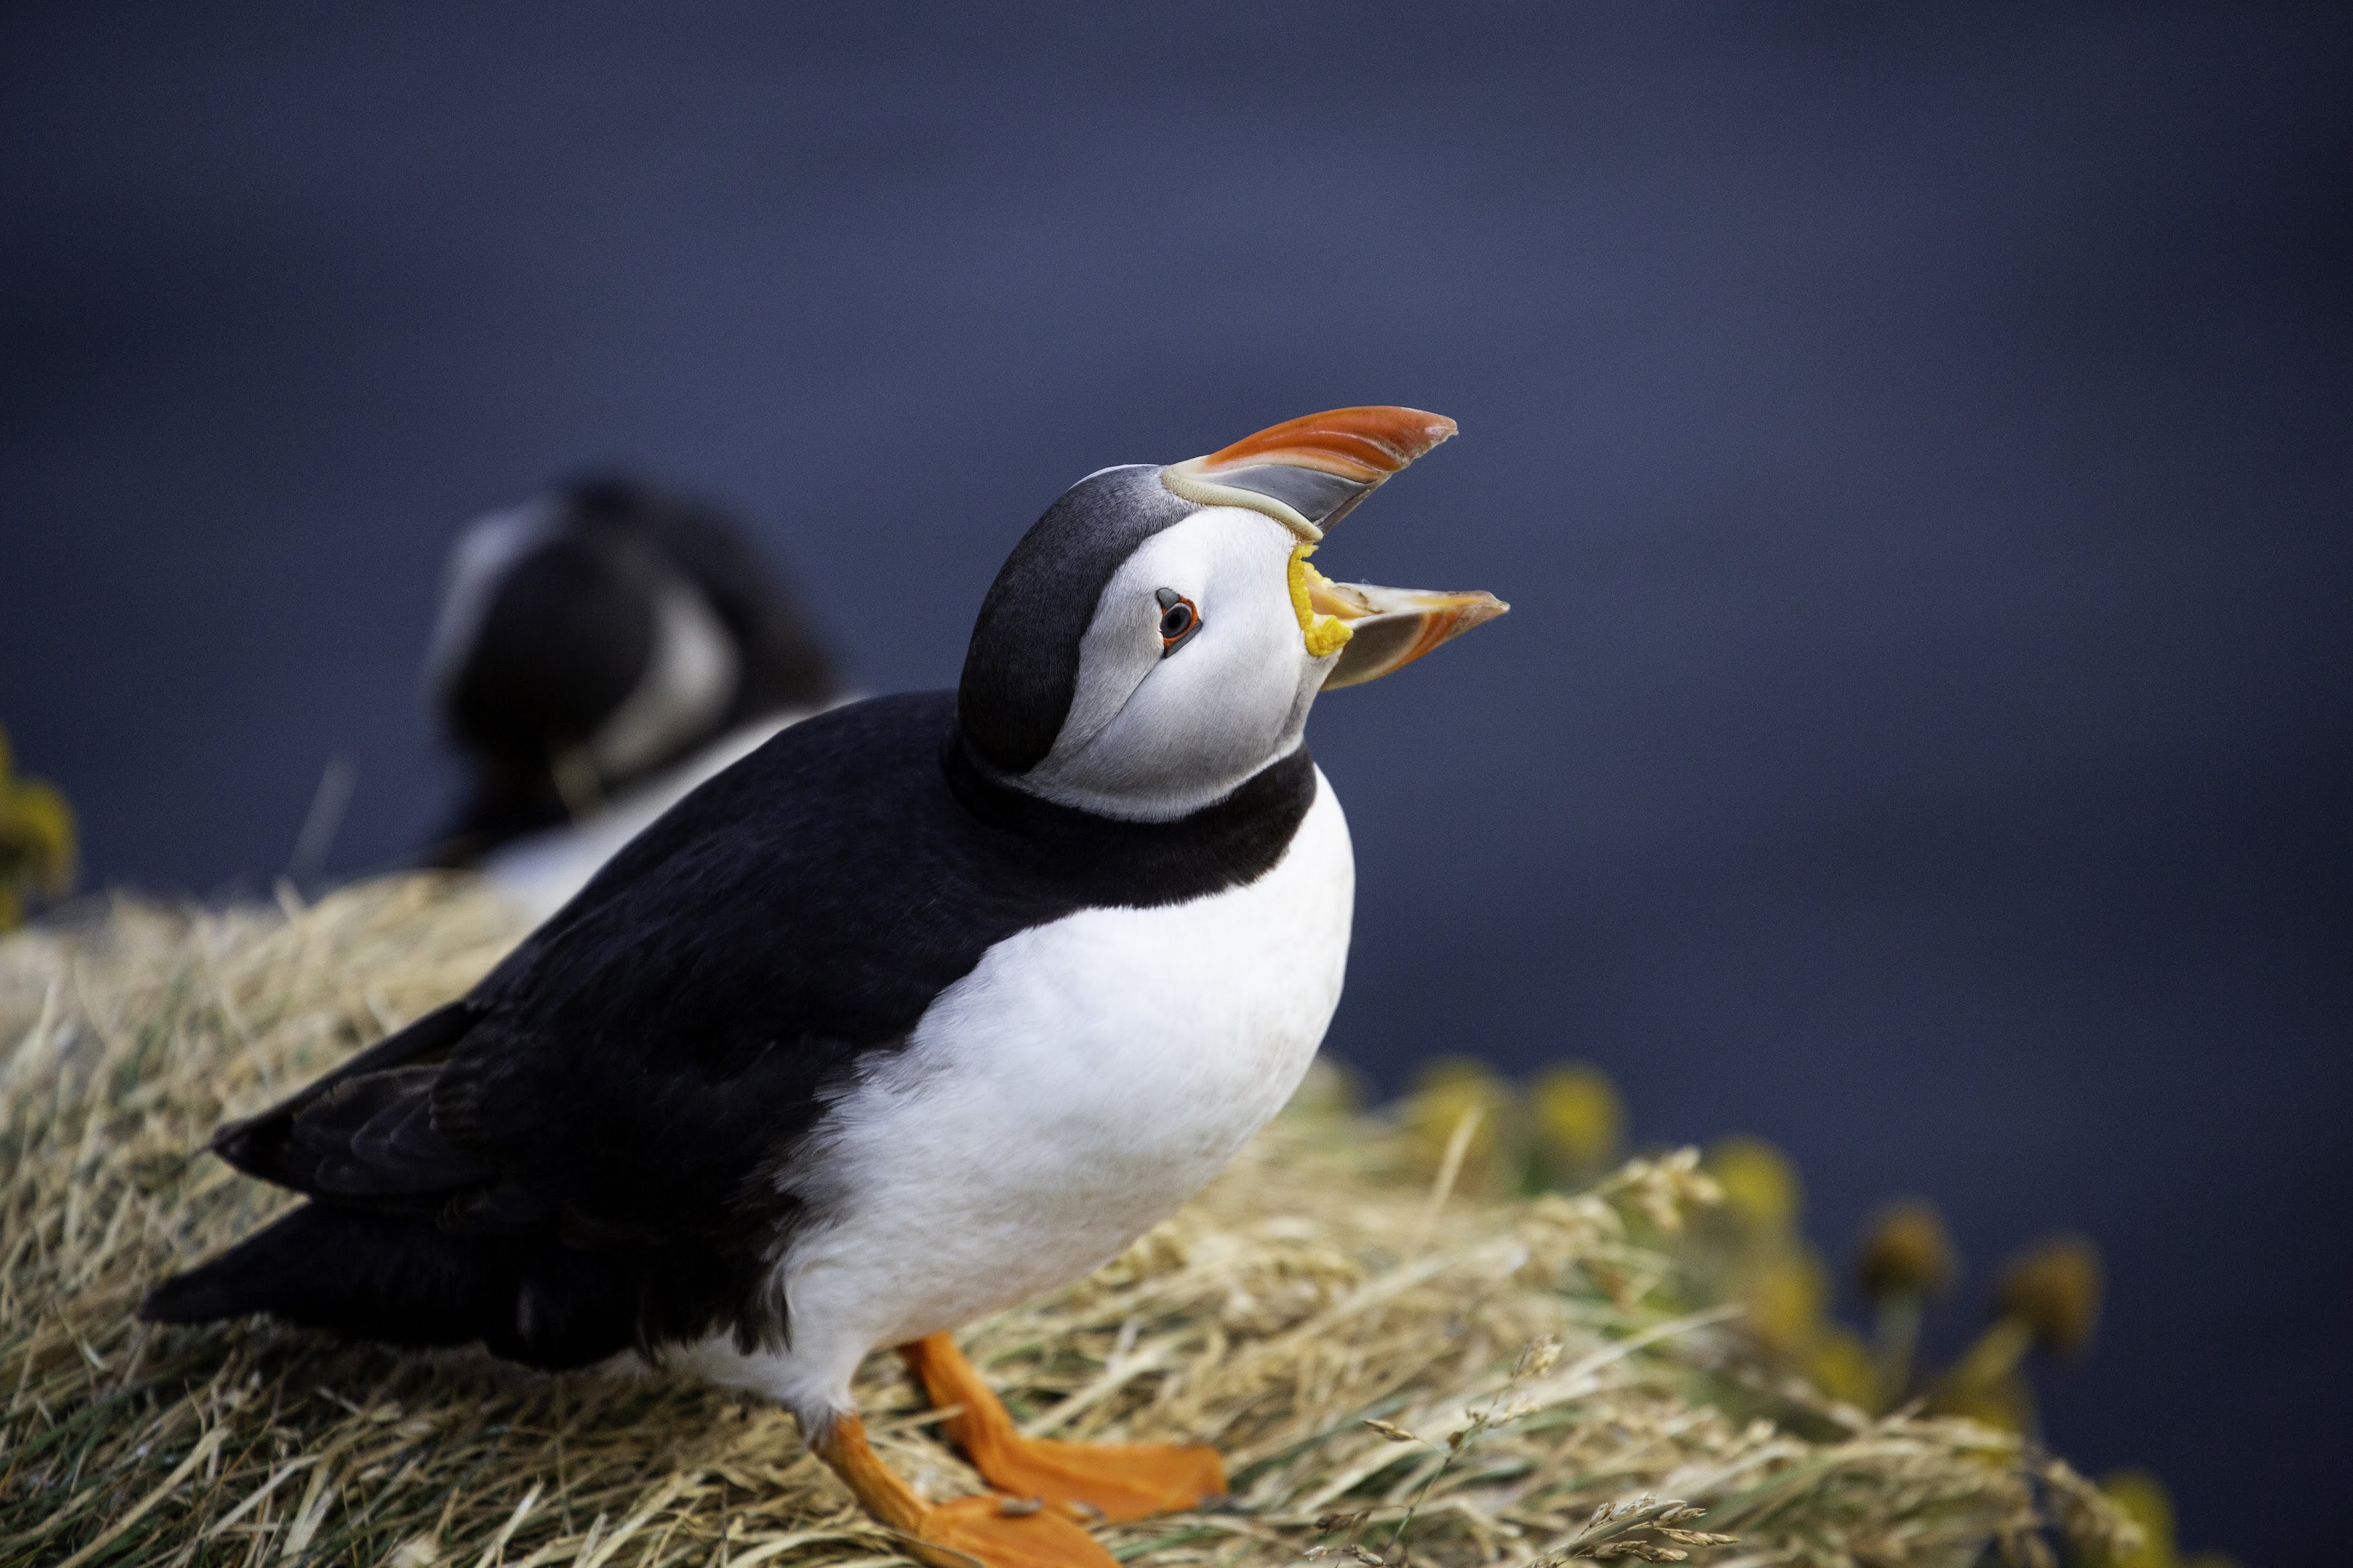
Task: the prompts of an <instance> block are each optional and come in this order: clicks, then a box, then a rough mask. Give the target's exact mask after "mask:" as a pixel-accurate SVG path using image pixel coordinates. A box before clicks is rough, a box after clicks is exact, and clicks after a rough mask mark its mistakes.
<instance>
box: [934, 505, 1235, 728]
mask: <svg viewBox="0 0 2353 1568" xmlns="http://www.w3.org/2000/svg"><path fill="white" fill-rule="evenodd" d="M1198 510H1200V508H1199V507H1198V506H1196V505H1195V504H1194V503H1193V502H1191V501H1188V500H1183V499H1181V498H1179V497H1177V496H1176V495H1173V494H1171V493H1170V492H1169V490H1168V488H1167V487H1166V485H1164V484H1162V483H1161V482H1160V469H1159V468H1158V467H1157V466H1156V465H1154V464H1149V463H1143V464H1136V465H1134V466H1131V467H1128V468H1106V469H1104V470H1103V472H1102V473H1099V474H1092V475H1089V476H1088V477H1087V478H1086V479H1081V480H1080V481H1079V482H1078V483H1077V484H1075V485H1072V486H1071V488H1070V489H1067V490H1064V491H1063V492H1062V494H1061V496H1060V499H1059V500H1056V501H1055V502H1054V504H1053V505H1052V506H1050V507H1048V508H1047V509H1046V515H1045V516H1043V517H1041V518H1039V520H1038V521H1036V522H1034V523H1032V524H1030V526H1029V532H1028V533H1025V534H1023V535H1022V536H1021V542H1020V543H1018V544H1017V545H1015V546H1014V547H1013V553H1012V554H1011V555H1009V556H1008V557H1007V558H1006V562H1005V565H1004V566H1003V568H1002V569H1000V570H999V571H998V572H997V581H996V582H995V583H993V584H990V585H989V589H988V597H987V599H985V600H984V601H982V603H981V606H980V618H979V620H978V621H977V622H976V623H975V624H974V626H973V628H972V646H971V647H970V648H969V649H968V650H967V651H966V652H965V659H964V680H963V683H962V685H961V686H960V687H959V688H958V689H957V692H956V721H957V723H958V725H959V726H960V727H961V728H962V730H963V731H964V736H965V742H967V743H968V744H970V745H971V746H972V748H973V749H974V750H975V751H976V752H978V753H979V754H980V756H981V758H982V759H983V760H984V761H986V762H987V763H989V765H990V766H992V767H995V768H997V770H999V771H1000V772H1003V773H1027V772H1028V771H1029V769H1031V768H1033V767H1036V766H1037V765H1038V763H1039V762H1041V761H1043V760H1044V758H1045V756H1046V753H1047V752H1050V751H1052V750H1053V749H1054V738H1055V737H1056V736H1057V735H1059V734H1060V733H1061V731H1062V721H1064V720H1065V719H1067V718H1068V717H1069V716H1070V711H1071V699H1072V697H1073V695H1074V694H1075V693H1076V691H1077V689H1078V682H1079V643H1080V639H1082V637H1085V636H1086V631H1087V627H1088V626H1090V625H1091V624H1092V622H1093V620H1094V615H1095V604H1096V601H1097V600H1098V599H1100V598H1101V597H1102V596H1103V588H1104V585H1105V584H1108V583H1110V581H1111V580H1112V576H1113V574H1114V573H1116V572H1117V571H1118V570H1119V568H1120V565H1121V563H1124V561H1126V559H1127V558H1128V557H1129V556H1130V555H1133V554H1134V553H1135V550H1136V547H1137V546H1139V545H1141V544H1142V543H1143V542H1145V540H1147V539H1149V538H1151V537H1152V536H1153V535H1154V534H1155V533H1158V532H1159V531H1161V530H1162V529H1164V528H1167V527H1169V526H1170V525H1172V524H1174V523H1177V522H1182V521H1184V520H1185V519H1186V518H1187V517H1190V516H1191V515H1192V514H1193V513H1194V512H1196V511H1198Z"/></svg>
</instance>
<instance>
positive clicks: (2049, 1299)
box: [1995, 1236, 2101, 1355]
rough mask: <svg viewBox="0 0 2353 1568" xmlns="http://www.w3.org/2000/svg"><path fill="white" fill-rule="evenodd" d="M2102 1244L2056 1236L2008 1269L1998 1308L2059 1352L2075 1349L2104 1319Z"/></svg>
mask: <svg viewBox="0 0 2353 1568" xmlns="http://www.w3.org/2000/svg"><path fill="white" fill-rule="evenodd" d="M2100 1285H2101V1269H2100V1249H2099V1248H2098V1247H2094V1246H2093V1245H2092V1244H2091V1242H2089V1241H2088V1240H2086V1239H2084V1237H2080V1236H2054V1237H2051V1238H2050V1239H2049V1240H2047V1241H2043V1242H2040V1243H2038V1244H2036V1245H2035V1246H2034V1247H2031V1248H2029V1249H2028V1250H2027V1251H2025V1252H2023V1253H2021V1254H2020V1255H2019V1256H2018V1257H2017V1258H2013V1259H2012V1260H2011V1261H2010V1267H2009V1268H2005V1269H2003V1270H2002V1276H2001V1285H2000V1289H1998V1290H1997V1291H1996V1293H1995V1310H1998V1311H2000V1313H2001V1314H2002V1315H2003V1316H2004V1317H2008V1318H2015V1319H2017V1320H2018V1321H2020V1322H2022V1323H2024V1324H2025V1325H2026V1326H2027V1327H2028V1328H2029V1329H2031V1331H2033V1334H2034V1338H2035V1341H2036V1342H2037V1343H2039V1344H2041V1345H2042V1347H2043V1348H2044V1349H2045V1350H2047V1351H2050V1352H2052V1353H2053V1354H2056V1355H2074V1354H2076V1353H2078V1352H2081V1351H2082V1350H2083V1349H2084V1346H2085V1345H2088V1344H2089V1343H2091V1342H2092V1331H2093V1330H2094V1329H2095V1328H2097V1327H2098V1326H2099V1321H2100Z"/></svg>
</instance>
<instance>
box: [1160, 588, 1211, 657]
mask: <svg viewBox="0 0 2353 1568" xmlns="http://www.w3.org/2000/svg"><path fill="white" fill-rule="evenodd" d="M1153 597H1154V598H1155V599H1156V600H1157V601H1159V604H1160V657H1161V658H1167V657H1168V656H1169V655H1170V654H1172V653H1175V652H1176V650H1177V649H1178V648H1179V647H1183V646H1184V645H1185V644H1186V643H1187V642H1188V641H1190V640H1191V638H1192V636H1193V634H1194V633H1195V632H1198V631H1199V630H1200V629H1201V606H1200V605H1196V604H1195V603H1193V601H1192V600H1190V599H1188V598H1187V597H1186V596H1185V595H1182V594H1180V593H1178V592H1177V591H1176V589H1174V588H1163V589H1160V590H1159V591H1158V592H1157V593H1155V594H1154V595H1153Z"/></svg>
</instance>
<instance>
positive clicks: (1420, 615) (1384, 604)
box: [1160, 407, 1511, 691]
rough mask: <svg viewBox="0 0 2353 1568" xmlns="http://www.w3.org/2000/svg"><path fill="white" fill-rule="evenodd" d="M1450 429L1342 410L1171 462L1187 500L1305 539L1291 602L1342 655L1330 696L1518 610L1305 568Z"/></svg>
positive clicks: (1313, 641)
mask: <svg viewBox="0 0 2353 1568" xmlns="http://www.w3.org/2000/svg"><path fill="white" fill-rule="evenodd" d="M1454 431H1455V426H1454V421H1453V420H1451V419H1449V418H1447V417H1445V416H1443V415H1438V414H1425V413H1423V412H1422V411H1421V410H1419V409H1418V408H1390V407H1375V408H1335V409H1333V410H1331V411H1330V412H1328V413H1324V414H1310V415H1308V416H1306V417H1305V418H1303V419H1293V420H1291V421H1289V422H1288V423H1285V424H1282V425H1277V426H1272V427H1271V428H1269V429H1265V430H1261V431H1260V432H1259V433H1258V434H1257V435H1255V436H1250V437H1244V438H1243V439H1241V440H1240V441H1237V442H1235V443H1234V444H1233V445H1232V446H1230V447H1226V448H1225V449H1224V450H1222V451H1218V452H1212V453H1210V454H1209V455H1208V457H1205V458H1188V459H1187V460H1186V461H1184V462H1181V463H1172V464H1170V465H1169V466H1168V467H1167V468H1163V469H1162V470H1161V471H1160V477H1161V482H1162V483H1164V484H1166V486H1167V487H1168V488H1169V489H1171V490H1172V491H1174V492H1175V493H1176V494H1177V495H1180V496H1183V497H1184V498H1185V499H1186V500H1190V501H1195V502H1198V503H1199V504H1200V505H1203V506H1240V507H1248V508H1249V509H1250V510H1253V511H1261V512H1264V513H1265V514H1266V515H1267V516H1269V517H1271V518H1273V519H1274V520H1275V521H1278V522H1280V523H1282V525H1283V526H1284V527H1286V528H1288V529H1290V530H1291V531H1292V532H1293V533H1294V534H1296V535H1297V536H1298V538H1299V545H1298V548H1296V549H1294V550H1293V552H1292V553H1291V568H1290V570H1291V602H1292V606H1293V609H1294V610H1296V611H1297V613H1298V616H1299V629H1300V633H1301V635H1302V636H1303V637H1305V638H1306V639H1307V651H1308V652H1309V653H1310V654H1313V655H1314V656H1315V657H1316V658H1323V657H1324V656H1326V655H1328V654H1331V653H1333V652H1335V651H1337V652H1338V653H1339V656H1340V657H1339V658H1338V660H1337V661H1336V662H1335V663H1334V664H1333V666H1332V668H1331V670H1330V671H1329V673H1327V674H1326V675H1325V676H1324V689H1325V690H1326V691H1329V690H1332V689H1335V688H1337V687H1342V686H1361V685H1363V684H1364V683H1365V682H1366V681H1367V680H1377V679H1380V678H1381V677H1382V676H1384V675H1387V674H1388V673H1389V671H1391V670H1393V669H1401V668H1404V667H1405V666H1407V665H1409V664H1411V663H1412V662H1413V661H1414V660H1415V659H1418V658H1420V657H1421V656H1422V655H1423V654H1426V653H1428V652H1429V651H1430V649H1432V648H1434V647H1438V645H1439V644H1440V643H1442V642H1445V641H1447V640H1449V639H1450V638H1452V637H1461V635H1462V634H1463V633H1464V632H1467V631H1469V630H1470V629H1471V628H1472V626H1478V625H1481V624H1482V623H1483V622H1486V621H1492V620H1493V619H1494V618H1495V617H1496V616H1500V615H1502V614H1504V612H1505V611H1506V610H1508V609H1510V608H1511V606H1510V605H1506V604H1505V603H1504V601H1503V600H1501V599H1498V598H1497V597H1495V595H1493V594H1487V593H1481V592H1477V591H1472V592H1470V593H1459V594H1440V593H1431V592H1428V591H1426V590H1422V589H1416V588H1380V587H1376V586H1374V585H1373V584H1369V583H1335V582H1333V581H1331V580H1330V579H1328V578H1326V577H1325V576H1324V574H1322V573H1320V572H1318V571H1316V570H1315V568H1314V567H1313V566H1311V565H1309V564H1308V563H1307V557H1308V556H1310V555H1312V554H1314V552H1315V547H1316V545H1318V544H1319V543H1321V542H1323V539H1324V531H1325V530H1327V529H1329V528H1330V527H1331V526H1332V525H1333V524H1334V523H1335V522H1337V521H1340V519H1341V518H1343V517H1345V515H1347V513H1348V512H1349V511H1350V510H1353V509H1354V508H1355V506H1356V503H1357V502H1358V501H1361V500H1364V499H1365V498H1366V496H1368V495H1370V494H1371V493H1372V492H1373V491H1374V490H1375V489H1377V488H1379V486H1380V485H1381V483H1382V482H1383V481H1384V480H1386V479H1388V478H1389V477H1390V476H1391V475H1392V474H1396V473H1398V472H1399V471H1401V470H1402V469H1403V468H1405V466H1406V465H1407V464H1409V463H1410V462H1412V461H1413V460H1414V459H1415V458H1419V457H1420V456H1421V455H1422V454H1423V453H1425V452H1427V451H1429V450H1430V448H1431V447H1435V446H1437V445H1438V444H1439V443H1440V441H1443V440H1445V439H1446V438H1447V437H1450V436H1451V435H1453V434H1454Z"/></svg>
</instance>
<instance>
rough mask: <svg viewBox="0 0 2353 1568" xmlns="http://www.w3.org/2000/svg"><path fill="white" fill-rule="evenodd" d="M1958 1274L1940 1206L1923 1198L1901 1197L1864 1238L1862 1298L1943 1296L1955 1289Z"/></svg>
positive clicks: (1859, 1267) (1859, 1268) (1859, 1266)
mask: <svg viewBox="0 0 2353 1568" xmlns="http://www.w3.org/2000/svg"><path fill="white" fill-rule="evenodd" d="M1959 1270H1960V1265H1959V1260H1958V1258H1957V1256H1956V1254H1955V1252H1954V1250H1953V1237H1952V1234H1951V1233H1950V1232H1949V1231H1947V1229H1946V1228H1945V1220H1944V1216H1943V1215H1939V1214H1938V1213H1937V1212H1936V1205H1933V1204H1930V1203H1927V1202H1926V1201H1925V1200H1922V1199H1919V1198H1901V1199H1898V1200H1897V1201H1896V1202H1894V1203H1892V1204H1889V1205H1887V1206H1886V1207H1885V1208H1883V1209H1881V1210H1880V1211H1879V1214H1878V1215H1877V1217H1875V1218H1874V1219H1873V1221H1872V1223H1871V1228H1870V1229H1869V1230H1868V1231H1866V1232H1864V1233H1863V1238H1862V1248H1861V1250H1860V1254H1859V1256H1858V1257H1857V1258H1856V1259H1855V1270H1854V1271H1855V1278H1856V1280H1857V1282H1858V1283H1860V1284H1861V1285H1862V1293H1863V1294H1864V1295H1866V1296H1869V1297H1871V1298H1872V1299H1873V1300H1877V1299H1879V1298H1880V1297H1882V1296H1893V1295H1914V1296H1941V1295H1943V1294H1944V1293H1945V1292H1946V1291H1947V1290H1949V1289H1952V1285H1953V1276H1954V1275H1955V1274H1957V1273H1958V1272H1959Z"/></svg>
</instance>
